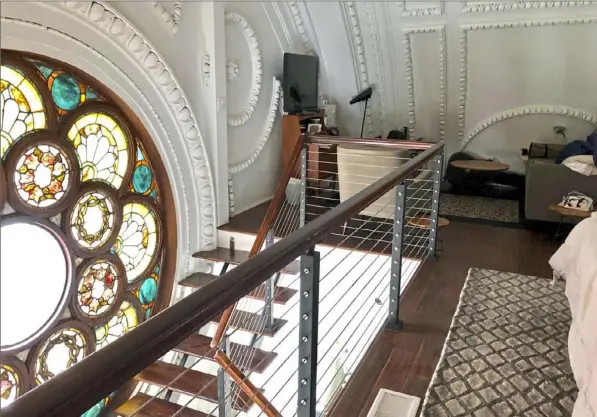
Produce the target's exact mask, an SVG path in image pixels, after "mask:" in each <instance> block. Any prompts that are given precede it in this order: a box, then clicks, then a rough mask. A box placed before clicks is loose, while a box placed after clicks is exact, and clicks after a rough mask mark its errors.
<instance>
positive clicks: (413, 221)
mask: <svg viewBox="0 0 597 417" xmlns="http://www.w3.org/2000/svg"><path fill="white" fill-rule="evenodd" d="M407 223H408V225H409V226H413V227H419V228H421V229H429V228H430V227H431V219H430V218H429V216H420V217H409V218H407ZM449 224H450V220H448V219H445V218H443V217H438V218H437V226H438V227H445V226H447V225H449Z"/></svg>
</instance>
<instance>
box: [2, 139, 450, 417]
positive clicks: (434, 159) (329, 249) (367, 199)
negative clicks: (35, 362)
mask: <svg viewBox="0 0 597 417" xmlns="http://www.w3.org/2000/svg"><path fill="white" fill-rule="evenodd" d="M324 147H325V152H326V156H327V157H328V158H329V157H330V156H331V158H329V159H328V160H327V162H326V164H319V165H318V166H317V165H315V164H313V163H312V161H314V160H317V159H318V156H319V155H317V153H318V152H320V151H321V149H323V148H324ZM297 148H298V149H296V150H295V151H296V152H295V160H298V161H299V164H298V166H295V165H294V164H292V165H293V166H292V167H287V169H285V171H284V174H283V176H282V177H283V178H282V181H281V184H280V185H279V187H278V189H277V190H276V195H275V196H274V200H276V202H275V204H274V203H272V205H270V210H268V215H269V220H268V219H264V223H263V224H262V226H263V227H262V229H264V230H260V235H261V236H260V235H258V237H257V238H256V244H255V245H254V247H253V250H252V255H254V256H252V257H250V258H249V259H248V260H247V261H246V262H243V263H242V264H241V265H239V266H237V267H234V268H231V269H229V270H227V271H225V273H224V274H223V275H221V276H220V277H219V278H218V279H216V280H214V281H213V282H211V283H209V284H207V285H206V286H204V287H202V288H201V289H199V290H197V291H196V292H194V293H192V294H190V295H189V296H187V297H186V298H184V299H182V300H181V301H179V302H178V303H176V304H174V305H173V306H171V307H170V308H168V309H166V310H165V311H164V312H162V313H161V314H159V315H157V316H156V317H154V318H152V319H150V320H148V321H147V322H145V323H143V324H142V325H140V326H139V327H138V328H136V329H133V330H132V331H131V332H129V333H127V334H125V335H124V336H123V337H121V338H120V339H117V340H116V341H114V342H113V343H111V344H110V345H108V346H106V347H105V348H103V349H101V350H99V351H98V352H96V353H94V354H93V355H91V356H89V357H88V358H85V359H84V360H83V361H81V362H80V363H78V364H76V365H74V366H73V367H71V368H70V369H68V370H67V371H65V372H63V373H62V374H59V375H57V376H56V377H54V378H53V379H52V380H50V381H49V382H47V383H45V384H43V385H42V386H40V387H38V388H36V389H34V390H32V391H30V392H29V393H27V394H26V395H24V396H23V397H21V398H20V399H18V400H17V401H15V402H14V403H13V404H11V405H10V406H9V407H7V408H5V409H3V410H2V413H3V415H5V416H7V417H12V416H19V417H28V416H32V417H34V416H40V417H41V416H44V417H46V416H48V417H52V416H60V417H68V416H80V415H81V414H83V413H84V412H85V411H86V410H87V409H89V408H90V407H91V406H93V405H94V404H96V403H97V402H98V401H99V400H100V399H102V398H105V397H106V396H108V395H111V393H113V392H115V391H117V390H118V389H119V388H120V387H121V386H122V385H123V384H125V383H126V382H127V381H129V380H130V379H131V378H133V377H135V376H136V375H137V374H139V373H140V372H141V371H143V370H144V369H145V368H147V367H149V366H150V365H152V363H153V362H155V361H157V360H164V361H168V360H169V358H170V356H165V355H168V354H169V352H170V351H171V350H172V349H173V348H174V347H176V346H177V345H178V344H180V343H181V342H182V341H183V340H185V339H186V338H187V337H188V336H190V335H192V334H194V333H197V332H199V331H200V332H202V333H204V334H210V335H212V334H213V339H212V346H211V347H210V348H209V349H208V350H207V352H206V353H204V354H203V355H202V356H201V357H188V356H185V355H182V358H180V357H179V358H177V359H176V360H177V361H179V363H180V364H181V365H184V366H182V367H180V372H178V373H177V374H172V375H170V376H169V380H168V381H167V382H166V383H164V384H162V386H159V387H155V386H151V387H149V386H147V384H142V385H138V388H137V391H138V394H139V395H137V396H136V397H135V398H138V399H139V401H138V402H136V403H135V404H131V403H130V402H127V403H126V404H125V405H124V406H121V407H125V406H126V407H128V408H127V409H126V410H125V409H124V408H118V409H117V410H116V412H117V413H118V414H121V415H126V416H127V417H128V416H137V417H144V416H148V415H151V414H149V410H150V409H152V408H151V407H152V405H153V406H155V405H156V404H158V403H159V404H165V403H164V402H165V401H167V402H168V404H175V408H168V409H167V410H166V409H164V410H162V411H163V414H161V415H172V416H184V417H199V416H218V417H229V416H236V415H243V416H245V415H246V416H254V417H256V416H268V417H272V416H284V417H291V416H298V417H307V416H309V417H314V416H315V415H322V414H326V415H328V414H329V413H330V412H333V407H334V404H336V401H337V400H338V398H339V397H340V393H341V391H342V388H343V387H344V386H345V385H346V383H347V382H348V380H349V379H350V376H351V375H352V374H354V372H355V370H356V368H357V366H358V364H359V363H360V362H361V360H362V358H363V356H364V355H365V353H366V351H367V349H368V348H369V346H370V345H371V343H372V342H373V340H374V338H375V336H376V335H377V334H378V333H379V331H380V330H381V329H382V328H383V327H388V328H394V329H398V328H400V326H401V321H400V314H399V311H400V310H399V303H400V295H401V294H402V293H403V291H404V290H405V288H406V286H407V285H408V283H409V282H410V281H411V280H412V279H413V277H414V276H415V275H416V272H417V271H418V270H419V268H420V267H421V265H422V263H423V262H424V261H425V260H426V259H427V258H428V257H430V256H434V255H435V253H436V244H437V225H438V221H437V219H438V217H437V216H438V204H439V181H440V178H441V172H442V160H443V155H442V152H443V143H439V144H431V143H423V142H406V141H388V140H377V139H373V140H365V139H351V138H339V137H329V136H314V137H309V138H303V140H302V142H301V144H300V145H298V146H297ZM372 156H375V158H377V159H375V158H373V159H372ZM310 161H311V163H310ZM274 205H275V207H273V206H274ZM272 207H273V208H272ZM272 213H274V214H272ZM276 239H279V240H278V241H277V242H275V240H276ZM274 242H275V243H274ZM297 258H300V272H299V274H298V275H295V276H293V275H288V274H285V273H283V270H284V268H285V267H286V266H287V265H288V264H289V263H291V262H293V261H294V260H296V259H297ZM280 282H283V286H278V283H280ZM296 290H298V293H296ZM284 295H288V296H289V299H288V302H287V303H286V304H285V305H278V304H275V303H274V299H275V298H276V297H281V296H284ZM226 312H228V318H227V319H226V320H225V323H223V321H222V320H223V319H224V318H226ZM222 314H223V315H222ZM217 317H221V319H220V321H219V323H220V324H219V326H217V329H216V330H215V331H214V329H213V325H212V328H211V330H210V332H211V333H205V332H206V331H205V329H206V327H204V326H206V325H207V324H208V323H209V322H210V321H212V320H214V319H215V318H217ZM282 323H283V325H282ZM258 352H261V355H263V352H271V353H272V355H275V357H274V359H273V360H272V359H271V358H272V357H269V359H268V358H267V357H265V356H264V357H262V358H261V359H258V357H257V356H256V355H257V354H258ZM178 355H180V354H178ZM214 359H215V361H214ZM266 360H268V365H267V366H266V367H264V366H262V364H260V363H259V362H260V361H261V362H264V361H266ZM197 370H201V371H202V372H204V373H207V374H208V375H209V377H208V378H204V379H203V380H202V382H201V384H198V385H192V384H191V383H190V382H189V381H192V379H191V378H189V376H190V375H192V374H193V372H197ZM214 397H217V401H214V400H213V398H214ZM152 403H153V404H152ZM115 406H119V404H115Z"/></svg>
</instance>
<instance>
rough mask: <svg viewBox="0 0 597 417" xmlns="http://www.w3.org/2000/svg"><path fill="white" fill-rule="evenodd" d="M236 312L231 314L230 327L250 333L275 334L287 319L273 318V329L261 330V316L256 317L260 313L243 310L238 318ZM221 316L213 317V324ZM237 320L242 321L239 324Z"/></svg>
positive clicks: (218, 320) (217, 321)
mask: <svg viewBox="0 0 597 417" xmlns="http://www.w3.org/2000/svg"><path fill="white" fill-rule="evenodd" d="M237 314H238V313H234V315H233V316H232V319H231V320H230V326H231V327H235V328H237V329H240V330H244V331H247V332H251V333H259V334H263V335H265V336H273V335H275V334H276V333H277V332H278V330H280V329H281V328H282V327H283V326H284V325H285V324H286V323H288V320H282V319H274V330H273V331H263V332H262V331H261V327H262V320H263V318H261V317H257V316H260V314H255V313H249V312H246V311H243V316H242V317H243V318H242V320H241V319H240V318H239V316H237ZM235 316H236V317H235ZM221 318H222V315H219V316H217V317H216V318H214V319H213V320H212V322H213V323H215V324H218V323H219V322H220V319H221ZM239 321H242V323H240V324H239Z"/></svg>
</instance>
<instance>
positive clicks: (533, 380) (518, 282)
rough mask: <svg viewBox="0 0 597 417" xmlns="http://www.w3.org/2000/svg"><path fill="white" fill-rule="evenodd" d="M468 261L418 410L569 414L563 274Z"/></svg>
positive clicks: (436, 415)
mask: <svg viewBox="0 0 597 417" xmlns="http://www.w3.org/2000/svg"><path fill="white" fill-rule="evenodd" d="M550 284H551V283H550V280H548V279H545V278H538V277H530V276H525V275H519V274H513V273H508V272H500V271H491V270H487V269H476V268H471V269H470V270H469V275H468V278H467V280H466V283H465V285H464V289H463V290H462V294H461V296H460V303H459V305H458V308H457V310H456V314H455V315H454V319H453V321H452V325H451V326H450V332H449V333H448V337H447V339H446V343H445V345H444V351H443V352H442V356H441V358H440V361H439V363H438V365H437V368H436V370H435V373H434V375H433V380H432V381H431V385H430V386H429V389H428V390H427V395H426V397H425V402H424V404H423V408H422V412H421V416H422V417H509V416H516V417H518V416H520V417H556V416H558V417H561V416H563V417H569V416H570V415H571V414H572V409H573V408H574V401H575V399H576V394H577V388H576V383H575V382H574V377H573V375H572V370H571V369H570V363H569V360H568V349H567V340H568V330H569V328H570V321H571V318H570V310H569V307H568V301H567V299H566V296H565V295H564V282H563V281H561V280H560V281H559V282H558V283H557V284H556V285H555V286H554V287H552V286H551V285H550Z"/></svg>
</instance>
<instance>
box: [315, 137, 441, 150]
mask: <svg viewBox="0 0 597 417" xmlns="http://www.w3.org/2000/svg"><path fill="white" fill-rule="evenodd" d="M307 142H308V143H315V144H318V145H353V146H363V147H380V148H386V149H403V150H411V151H416V150H425V149H429V148H432V147H433V146H434V145H436V143H434V142H420V141H412V140H397V139H381V138H352V137H348V136H326V135H310V136H308V137H307Z"/></svg>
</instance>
